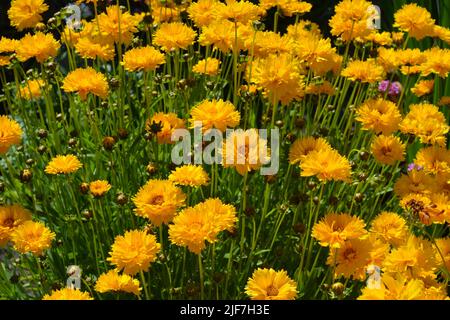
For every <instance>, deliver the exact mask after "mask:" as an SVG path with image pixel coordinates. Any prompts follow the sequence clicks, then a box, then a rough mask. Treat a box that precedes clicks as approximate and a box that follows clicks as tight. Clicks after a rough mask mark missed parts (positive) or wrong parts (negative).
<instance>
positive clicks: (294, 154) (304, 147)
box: [289, 137, 331, 164]
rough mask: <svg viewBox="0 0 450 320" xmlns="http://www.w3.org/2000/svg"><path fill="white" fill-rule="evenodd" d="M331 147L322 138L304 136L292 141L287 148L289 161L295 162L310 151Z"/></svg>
mask: <svg viewBox="0 0 450 320" xmlns="http://www.w3.org/2000/svg"><path fill="white" fill-rule="evenodd" d="M322 149H331V146H330V144H329V143H328V141H327V140H325V139H324V138H320V137H319V138H314V137H304V138H299V139H297V140H295V141H294V143H293V144H292V145H291V147H290V149H289V163H290V164H296V163H299V162H302V160H303V159H304V158H305V157H306V156H307V155H308V154H309V153H310V152H312V151H320V150H322Z"/></svg>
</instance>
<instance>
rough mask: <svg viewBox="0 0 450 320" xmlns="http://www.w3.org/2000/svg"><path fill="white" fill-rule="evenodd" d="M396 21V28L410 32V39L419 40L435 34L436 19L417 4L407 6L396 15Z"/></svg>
mask: <svg viewBox="0 0 450 320" xmlns="http://www.w3.org/2000/svg"><path fill="white" fill-rule="evenodd" d="M394 20H395V23H394V27H397V28H399V29H400V30H401V31H403V32H408V34H409V36H410V37H412V38H416V39H417V40H421V39H423V38H424V37H427V36H432V35H433V33H434V19H432V18H431V14H430V13H429V12H428V11H427V9H425V8H422V7H420V6H418V5H417V4H415V3H410V4H405V5H404V6H403V7H402V8H401V9H400V10H398V11H397V12H396V13H395V14H394Z"/></svg>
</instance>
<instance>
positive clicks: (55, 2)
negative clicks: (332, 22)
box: [0, 0, 450, 38]
mask: <svg viewBox="0 0 450 320" xmlns="http://www.w3.org/2000/svg"><path fill="white" fill-rule="evenodd" d="M130 1H131V5H132V7H133V9H134V10H137V11H139V10H144V9H145V7H146V5H145V4H144V1H142V0H140V1H133V0H130ZM307 1H308V2H310V3H312V5H313V9H312V11H311V12H310V13H308V14H306V15H305V17H304V18H305V19H308V20H311V21H313V22H315V23H317V24H319V25H320V29H321V30H322V31H323V32H324V33H325V34H326V32H328V29H329V28H328V20H329V19H330V18H331V16H332V15H333V11H334V6H335V5H336V3H338V1H337V0H307ZM45 2H46V3H47V4H48V5H49V7H50V9H49V10H48V11H47V12H46V13H45V14H44V21H46V20H47V19H49V18H50V17H51V16H52V15H53V14H54V13H55V12H56V11H58V10H60V9H61V8H62V7H64V6H66V5H68V4H70V3H74V2H75V1H62V0H45ZM108 2H109V1H108V0H107V1H100V2H99V3H100V4H99V6H105V5H107V4H108ZM111 2H112V3H116V1H111ZM253 2H257V1H253ZM10 3H11V1H10V0H1V1H0V34H1V35H2V36H8V37H11V38H20V37H21V36H22V35H23V34H24V33H25V32H26V31H25V32H17V31H16V30H15V29H13V28H11V27H10V26H9V19H8V15H7V11H8V9H9V7H10ZM120 3H121V4H123V5H126V1H120ZM372 3H373V4H375V5H378V6H380V8H381V10H382V12H381V17H382V29H383V30H390V29H391V27H392V22H393V12H395V11H396V10H397V9H398V8H400V7H401V6H402V5H403V4H404V3H417V4H419V5H421V6H423V7H426V8H427V9H428V10H429V11H430V12H431V13H432V14H433V18H435V19H436V21H437V23H438V24H441V25H442V23H441V21H440V19H439V16H440V15H441V14H442V11H447V13H448V12H449V11H450V0H415V1H414V0H406V1H405V0H388V1H387V0H374V1H372ZM91 6H92V4H91ZM442 8H444V10H443V9H442ZM100 10H101V9H100ZM265 22H266V24H267V25H268V26H270V24H271V21H265ZM288 22H292V20H290V19H286V18H282V19H280V25H281V27H283V24H286V23H288Z"/></svg>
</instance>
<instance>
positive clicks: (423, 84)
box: [411, 80, 434, 97]
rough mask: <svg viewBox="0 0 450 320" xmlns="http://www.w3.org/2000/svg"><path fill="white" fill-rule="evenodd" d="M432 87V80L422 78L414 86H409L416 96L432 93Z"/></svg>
mask: <svg viewBox="0 0 450 320" xmlns="http://www.w3.org/2000/svg"><path fill="white" fill-rule="evenodd" d="M433 88H434V80H422V81H419V82H417V83H416V84H415V86H414V87H413V88H411V92H412V93H414V94H415V95H416V96H418V97H422V96H424V95H427V94H430V93H432V92H433Z"/></svg>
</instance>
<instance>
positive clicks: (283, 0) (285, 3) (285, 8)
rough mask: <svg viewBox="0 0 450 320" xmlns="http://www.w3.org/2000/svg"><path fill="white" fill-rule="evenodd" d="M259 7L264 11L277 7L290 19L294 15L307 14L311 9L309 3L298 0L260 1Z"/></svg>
mask: <svg viewBox="0 0 450 320" xmlns="http://www.w3.org/2000/svg"><path fill="white" fill-rule="evenodd" d="M259 6H260V7H261V8H263V9H264V10H268V9H270V8H272V7H278V8H280V9H281V12H282V13H283V15H284V16H286V17H292V16H293V15H294V14H295V13H298V14H302V13H306V12H309V11H310V10H311V8H312V5H311V4H310V3H308V2H305V1H298V0H260V1H259Z"/></svg>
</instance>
